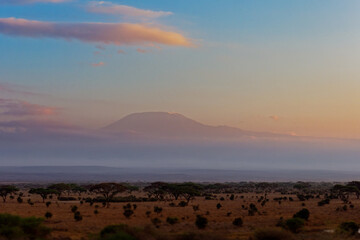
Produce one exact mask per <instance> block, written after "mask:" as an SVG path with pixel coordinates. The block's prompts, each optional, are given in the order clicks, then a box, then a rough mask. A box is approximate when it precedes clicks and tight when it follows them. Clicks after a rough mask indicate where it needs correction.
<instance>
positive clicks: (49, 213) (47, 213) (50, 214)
mask: <svg viewBox="0 0 360 240" xmlns="http://www.w3.org/2000/svg"><path fill="white" fill-rule="evenodd" d="M52 216H53V215H52V213H51V212H46V213H45V218H46V219H49V218H52Z"/></svg>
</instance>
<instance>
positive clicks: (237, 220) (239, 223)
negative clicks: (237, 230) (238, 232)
mask: <svg viewBox="0 0 360 240" xmlns="http://www.w3.org/2000/svg"><path fill="white" fill-rule="evenodd" d="M233 225H234V226H237V227H241V226H242V225H243V220H242V218H241V217H238V218H235V219H234V221H233Z"/></svg>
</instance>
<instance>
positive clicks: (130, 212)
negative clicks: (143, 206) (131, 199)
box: [123, 209, 134, 218]
mask: <svg viewBox="0 0 360 240" xmlns="http://www.w3.org/2000/svg"><path fill="white" fill-rule="evenodd" d="M123 214H124V216H125V217H126V218H130V217H131V215H133V214H134V211H133V210H131V209H125V210H124V213H123Z"/></svg>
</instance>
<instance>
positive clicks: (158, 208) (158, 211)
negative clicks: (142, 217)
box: [154, 206, 162, 214]
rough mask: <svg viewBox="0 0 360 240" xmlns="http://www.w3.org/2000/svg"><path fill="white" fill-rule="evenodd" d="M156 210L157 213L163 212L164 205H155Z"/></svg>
mask: <svg viewBox="0 0 360 240" xmlns="http://www.w3.org/2000/svg"><path fill="white" fill-rule="evenodd" d="M154 212H155V213H157V214H159V213H161V212H162V207H158V206H155V207H154Z"/></svg>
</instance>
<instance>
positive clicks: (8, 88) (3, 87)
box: [0, 83, 44, 96]
mask: <svg viewBox="0 0 360 240" xmlns="http://www.w3.org/2000/svg"><path fill="white" fill-rule="evenodd" d="M0 93H10V94H19V95H28V96H42V95H44V94H41V93H35V92H30V91H26V90H24V89H22V87H21V86H17V85H14V84H9V83H0Z"/></svg>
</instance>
